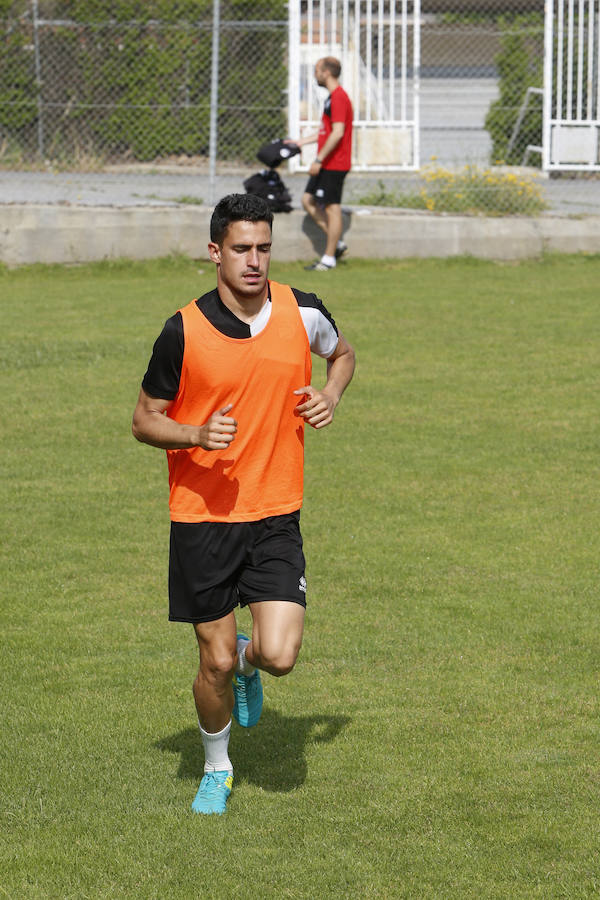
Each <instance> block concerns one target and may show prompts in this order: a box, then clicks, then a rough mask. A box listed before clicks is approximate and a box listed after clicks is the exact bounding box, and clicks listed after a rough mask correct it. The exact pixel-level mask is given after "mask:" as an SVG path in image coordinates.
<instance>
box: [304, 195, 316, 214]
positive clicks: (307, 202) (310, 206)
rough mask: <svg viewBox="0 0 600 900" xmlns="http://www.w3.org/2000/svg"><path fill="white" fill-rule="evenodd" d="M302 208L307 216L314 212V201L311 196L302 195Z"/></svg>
mask: <svg viewBox="0 0 600 900" xmlns="http://www.w3.org/2000/svg"><path fill="white" fill-rule="evenodd" d="M302 206H303V207H304V209H305V210H306V212H307V213H308V214H309V215H310V214H311V213H312V212H313V211H314V208H315V201H314V199H313V195H312V194H302Z"/></svg>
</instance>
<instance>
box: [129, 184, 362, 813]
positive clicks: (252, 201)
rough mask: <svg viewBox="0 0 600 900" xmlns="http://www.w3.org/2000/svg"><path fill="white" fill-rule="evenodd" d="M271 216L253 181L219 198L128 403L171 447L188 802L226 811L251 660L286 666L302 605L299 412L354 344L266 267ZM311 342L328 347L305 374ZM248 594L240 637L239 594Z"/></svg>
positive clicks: (150, 437)
mask: <svg viewBox="0 0 600 900" xmlns="http://www.w3.org/2000/svg"><path fill="white" fill-rule="evenodd" d="M272 221H273V215H272V213H271V211H270V209H269V207H268V205H267V203H266V202H265V201H264V200H262V199H260V198H259V197H256V196H254V195H252V194H232V195H229V196H227V197H224V198H223V199H222V200H221V201H220V202H219V203H218V204H217V206H216V207H215V210H214V212H213V215H212V219H211V224H210V243H209V244H208V251H209V255H210V259H211V260H212V262H214V263H215V266H216V275H217V287H216V289H215V290H212V291H210V292H209V293H207V294H204V296H202V297H200V299H198V300H193V301H192V302H191V303H189V304H187V305H186V306H184V307H183V308H182V309H180V310H179V311H178V312H177V313H175V315H174V316H172V317H171V318H170V319H168V320H167V322H166V323H165V326H164V328H163V330H162V332H161V334H160V335H159V337H158V339H157V341H156V343H155V345H154V350H153V353H152V357H151V359H150V363H149V366H148V370H147V372H146V375H145V377H144V380H143V382H142V388H141V390H140V395H139V398H138V402H137V406H136V408H135V412H134V415H133V426H132V429H133V434H134V436H135V437H136V438H137V440H139V441H142V442H143V443H146V444H150V445H151V446H153V447H159V448H162V449H164V450H166V451H167V458H168V465H169V484H170V498H169V507H170V517H171V538H170V561H169V619H170V620H171V621H175V622H191V623H192V624H193V626H194V631H195V634H196V638H197V641H198V647H199V651H200V664H199V669H198V675H197V677H196V680H195V682H194V699H195V703H196V711H197V715H198V722H199V726H200V734H201V736H202V741H203V745H204V754H205V764H204V777H203V778H202V781H201V783H200V787H199V788H198V792H197V794H196V797H195V799H194V802H193V804H192V809H193V810H194V812H197V813H205V814H211V813H219V814H220V813H224V812H225V810H226V801H227V798H228V797H229V795H230V793H231V788H232V785H233V766H232V764H231V760H230V759H229V751H228V747H229V735H230V731H231V716H232V714H233V716H234V717H235V719H236V721H237V722H238V723H239V724H240V725H242V726H244V727H248V728H249V727H252V726H253V725H256V723H257V722H258V720H259V718H260V714H261V710H262V685H261V679H260V671H264V672H268V673H269V674H271V675H275V676H280V675H286V674H287V673H288V672H290V671H291V670H292V668H293V667H294V664H295V662H296V659H297V657H298V653H299V650H300V646H301V643H302V634H303V628H304V614H305V608H306V578H305V561H304V554H303V550H302V538H301V535H300V526H299V521H300V507H301V505H302V492H303V461H304V425H305V423H308V424H309V425H311V426H313V427H314V428H316V429H321V428H324V427H325V426H327V425H329V424H330V423H331V421H332V420H333V416H334V412H335V409H336V407H337V405H338V403H339V402H340V399H341V396H342V394H343V392H344V390H345V388H346V387H347V385H348V384H349V382H350V380H351V378H352V374H353V371H354V351H353V350H352V347H351V346H350V345H349V344H348V342H347V341H346V340H345V338H344V337H343V336H342V334H341V333H340V332H339V331H338V329H337V327H336V325H335V322H334V321H333V319H332V318H331V316H330V314H329V312H328V311H327V310H326V308H325V307H324V306H323V304H322V303H321V301H320V300H319V299H317V297H316V296H315V295H314V294H305V293H303V292H302V291H299V290H297V289H296V288H291V287H289V286H287V285H283V284H277V283H276V282H274V281H270V280H269V279H268V272H269V262H270V257H271V229H272ZM311 351H312V352H313V353H315V354H317V355H318V356H321V357H324V358H326V359H327V377H326V383H325V385H324V387H323V388H322V389H320V390H319V389H317V388H315V387H313V386H312V384H311V366H312V363H311ZM238 605H239V606H246V605H247V606H249V608H250V612H251V616H252V635H251V637H250V638H248V637H246V636H245V635H243V634H238V633H237V627H236V620H235V612H234V611H235V608H236V607H237V606H238Z"/></svg>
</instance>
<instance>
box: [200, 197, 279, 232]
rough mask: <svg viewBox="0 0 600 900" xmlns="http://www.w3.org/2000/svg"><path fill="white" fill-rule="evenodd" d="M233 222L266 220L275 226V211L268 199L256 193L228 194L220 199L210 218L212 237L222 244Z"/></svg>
mask: <svg viewBox="0 0 600 900" xmlns="http://www.w3.org/2000/svg"><path fill="white" fill-rule="evenodd" d="M232 222H266V223H267V224H268V226H269V228H271V229H272V228H273V213H272V212H271V208H270V206H269V204H268V203H267V201H266V200H263V199H262V197H258V196H257V195H256V194H228V195H227V196H226V197H223V199H222V200H219V202H218V203H217V205H216V206H215V208H214V211H213V214H212V216H211V220H210V239H211V241H212V242H213V243H214V244H222V242H223V238H224V237H225V235H226V234H227V229H228V228H229V226H230V225H231V223H232Z"/></svg>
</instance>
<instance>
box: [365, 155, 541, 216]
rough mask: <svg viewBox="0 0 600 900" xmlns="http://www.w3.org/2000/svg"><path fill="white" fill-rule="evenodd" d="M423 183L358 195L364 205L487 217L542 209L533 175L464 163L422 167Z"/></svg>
mask: <svg viewBox="0 0 600 900" xmlns="http://www.w3.org/2000/svg"><path fill="white" fill-rule="evenodd" d="M422 182H423V186H422V187H421V189H420V190H419V191H418V192H416V193H410V194H397V193H394V192H390V191H387V190H386V187H385V185H384V183H383V182H382V181H379V182H378V188H377V190H375V191H372V192H371V193H370V194H366V195H365V196H364V197H361V199H360V201H359V202H360V203H361V204H364V205H365V206H395V207H404V208H406V209H426V210H429V211H430V212H445V213H463V214H471V215H476V214H481V213H484V214H485V215H491V216H513V215H528V216H531V215H536V214H537V213H540V212H542V211H543V210H544V209H546V202H545V200H544V194H543V191H542V188H541V187H540V185H539V183H538V182H537V180H536V177H535V176H530V175H521V174H517V173H515V172H506V171H500V170H494V169H491V168H488V169H480V168H478V167H477V166H471V165H467V166H465V167H464V168H463V169H461V170H460V171H458V172H453V171H451V170H450V169H444V168H442V167H426V168H425V169H424V170H423V174H422Z"/></svg>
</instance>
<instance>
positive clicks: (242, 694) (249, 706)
mask: <svg viewBox="0 0 600 900" xmlns="http://www.w3.org/2000/svg"><path fill="white" fill-rule="evenodd" d="M240 638H241V639H242V640H244V641H247V640H248V638H247V637H246V635H245V634H238V640H239V639H240ZM233 696H234V700H235V702H234V704H233V718H234V719H235V721H236V722H237V723H238V725H241V726H242V728H252V726H253V725H256V723H257V722H258V720H259V719H260V714H261V713H262V706H263V689H262V684H261V683H260V672H259V671H258V669H256V671H255V672H254V675H240V674H239V672H236V673H235V675H234V676H233Z"/></svg>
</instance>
